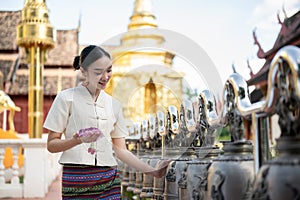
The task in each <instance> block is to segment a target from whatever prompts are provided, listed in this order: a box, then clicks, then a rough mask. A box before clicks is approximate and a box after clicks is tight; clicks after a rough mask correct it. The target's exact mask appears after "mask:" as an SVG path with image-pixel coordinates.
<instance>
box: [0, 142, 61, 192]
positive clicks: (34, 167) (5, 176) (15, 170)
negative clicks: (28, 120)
mask: <svg viewBox="0 0 300 200" xmlns="http://www.w3.org/2000/svg"><path fill="white" fill-rule="evenodd" d="M46 143H47V142H46V139H45V138H42V139H39V138H35V139H28V138H24V139H1V140H0V198H8V197H12V198H35V197H38V198H43V197H45V196H46V194H47V192H48V189H49V186H50V184H51V183H52V182H53V181H54V180H55V179H56V177H57V176H58V175H59V174H60V172H61V166H60V165H59V164H58V159H59V156H60V154H59V153H58V154H51V153H49V152H48V151H47V148H46ZM6 148H11V149H12V153H13V161H14V162H13V165H12V167H11V168H5V167H4V164H3V160H4V153H5V149H6ZM20 148H22V149H23V156H24V167H21V168H20V167H19V165H18V156H19V149H20Z"/></svg>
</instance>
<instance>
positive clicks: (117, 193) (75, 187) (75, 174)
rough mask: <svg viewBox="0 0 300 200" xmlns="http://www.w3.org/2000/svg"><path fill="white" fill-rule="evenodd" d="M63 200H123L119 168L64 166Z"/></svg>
mask: <svg viewBox="0 0 300 200" xmlns="http://www.w3.org/2000/svg"><path fill="white" fill-rule="evenodd" d="M62 199H63V200H65V199H74V200H75V199H85V200H89V199H90V200H95V199H121V180H120V177H119V172H118V169H117V167H100V166H87V165H64V166H63V174H62Z"/></svg>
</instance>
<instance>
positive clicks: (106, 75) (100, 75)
mask: <svg viewBox="0 0 300 200" xmlns="http://www.w3.org/2000/svg"><path fill="white" fill-rule="evenodd" d="M85 73H86V81H87V82H88V86H87V87H88V88H90V89H92V90H94V89H96V90H99V89H100V90H103V89H105V88H106V85H107V83H108V81H109V80H110V78H111V76H112V61H111V60H110V58H108V57H107V56H103V57H102V58H99V59H98V60H96V61H95V62H93V63H92V64H91V65H90V66H89V67H88V69H87V71H85Z"/></svg>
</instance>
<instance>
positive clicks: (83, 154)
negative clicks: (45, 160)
mask: <svg viewBox="0 0 300 200" xmlns="http://www.w3.org/2000/svg"><path fill="white" fill-rule="evenodd" d="M89 127H97V128H99V129H100V130H101V131H102V132H103V133H104V137H102V138H98V140H97V141H96V142H95V144H94V148H95V149H96V153H95V154H90V153H88V148H89V146H90V143H82V144H79V145H77V146H75V147H73V148H71V149H69V150H66V151H64V152H63V153H62V156H61V157H60V161H59V162H60V163H61V164H67V163H68V164H84V165H97V166H115V165H117V162H116V159H115V158H114V155H113V148H112V141H111V138H123V137H126V136H127V135H128V131H127V128H126V125H125V121H124V118H123V115H122V106H121V104H120V102H119V101H117V100H116V99H114V98H113V97H112V96H110V95H108V94H107V93H106V92H105V91H101V92H100V94H99V96H98V98H97V101H96V102H94V100H93V98H92V96H91V95H90V93H89V91H88V90H87V88H86V87H84V86H82V85H80V86H78V87H75V88H71V89H66V90H63V91H61V92H60V93H58V95H57V96H56V98H55V99H54V101H53V104H52V106H51V108H50V110H49V113H48V115H47V117H46V120H45V122H44V128H46V129H48V130H51V131H54V132H57V133H63V134H64V135H65V138H72V137H73V134H74V133H76V132H77V131H79V130H80V129H82V128H89Z"/></svg>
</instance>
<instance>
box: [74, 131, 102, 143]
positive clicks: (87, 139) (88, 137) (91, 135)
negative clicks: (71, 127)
mask: <svg viewBox="0 0 300 200" xmlns="http://www.w3.org/2000/svg"><path fill="white" fill-rule="evenodd" d="M99 137H103V133H102V131H101V130H99V129H98V128H95V127H91V128H84V129H80V130H79V131H78V132H77V133H75V138H77V139H80V141H81V142H82V143H91V142H95V141H96V140H97V139H98V138H99Z"/></svg>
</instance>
